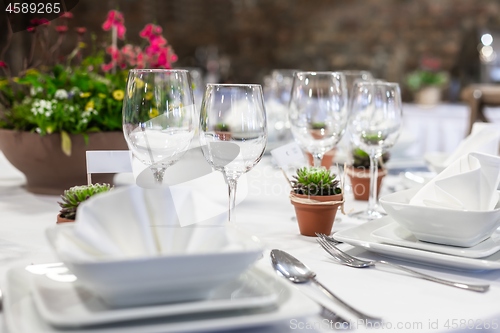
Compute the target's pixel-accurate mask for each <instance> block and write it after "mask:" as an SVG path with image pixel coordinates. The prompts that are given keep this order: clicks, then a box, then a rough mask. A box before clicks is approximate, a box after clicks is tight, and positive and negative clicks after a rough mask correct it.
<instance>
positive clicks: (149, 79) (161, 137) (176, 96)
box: [123, 69, 197, 185]
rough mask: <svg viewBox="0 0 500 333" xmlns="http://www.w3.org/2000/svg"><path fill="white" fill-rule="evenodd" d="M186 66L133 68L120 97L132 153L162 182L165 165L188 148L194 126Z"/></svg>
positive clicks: (158, 182)
mask: <svg viewBox="0 0 500 333" xmlns="http://www.w3.org/2000/svg"><path fill="white" fill-rule="evenodd" d="M194 105H195V104H194V99H193V90H192V85H191V79H190V77H189V72H188V71H187V70H167V69H133V70H131V71H130V72H129V75H128V80H127V91H126V93H125V98H124V101H123V133H124V135H125V140H126V141H127V145H128V147H129V149H130V150H131V151H132V154H133V155H134V157H136V158H137V159H138V160H139V161H141V162H142V163H144V164H146V165H148V166H149V168H150V169H151V171H152V172H153V175H154V179H155V183H156V184H157V185H161V184H162V182H163V176H164V174H165V170H166V168H167V167H169V166H171V165H172V164H174V163H175V162H177V161H178V160H179V159H180V158H181V157H182V155H183V154H184V153H185V152H186V150H187V149H188V148H189V145H190V143H191V140H192V138H193V136H194V131H195V128H196V119H197V118H196V116H195V106H194Z"/></svg>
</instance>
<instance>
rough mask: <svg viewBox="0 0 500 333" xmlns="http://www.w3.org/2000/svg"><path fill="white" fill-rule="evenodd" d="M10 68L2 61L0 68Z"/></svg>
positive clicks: (0, 61)
mask: <svg viewBox="0 0 500 333" xmlns="http://www.w3.org/2000/svg"><path fill="white" fill-rule="evenodd" d="M8 67H9V66H8V65H7V63H6V62H5V61H2V60H0V68H8Z"/></svg>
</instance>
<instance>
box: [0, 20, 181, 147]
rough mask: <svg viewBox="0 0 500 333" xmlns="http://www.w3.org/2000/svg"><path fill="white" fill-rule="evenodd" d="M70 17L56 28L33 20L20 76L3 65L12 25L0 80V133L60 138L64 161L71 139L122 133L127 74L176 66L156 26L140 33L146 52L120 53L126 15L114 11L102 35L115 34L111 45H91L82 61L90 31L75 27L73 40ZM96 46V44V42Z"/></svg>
mask: <svg viewBox="0 0 500 333" xmlns="http://www.w3.org/2000/svg"><path fill="white" fill-rule="evenodd" d="M72 17H73V14H71V13H70V12H66V13H64V14H62V15H61V18H59V19H57V20H55V21H52V22H51V21H48V20H46V19H37V20H36V21H35V20H33V22H32V24H33V25H32V26H30V27H29V28H28V32H29V33H30V34H31V39H32V43H31V45H32V49H31V51H30V56H29V57H27V58H26V59H24V60H25V61H24V63H25V68H24V69H22V70H21V71H20V72H19V73H17V75H16V76H14V75H13V73H12V72H11V69H10V67H9V65H8V64H7V63H6V62H5V61H3V60H2V58H3V56H4V54H5V51H6V49H7V48H8V46H9V44H10V41H11V37H12V29H10V25H9V30H8V36H7V43H6V45H5V46H4V47H3V48H2V50H1V52H0V75H1V73H2V72H3V74H5V76H4V77H1V76H0V128H7V129H15V130H19V131H31V132H37V133H39V134H40V135H46V134H51V133H60V135H61V144H62V150H63V152H64V153H65V154H66V155H70V154H71V139H70V136H69V134H83V135H87V134H88V133H90V132H99V131H120V130H121V129H122V101H123V98H124V97H125V90H126V89H125V85H126V79H127V74H128V69H131V68H171V64H172V63H173V62H175V61H176V60H177V56H176V55H175V53H174V52H173V50H172V48H171V47H170V45H169V44H168V43H167V41H166V39H165V38H164V37H163V35H162V28H161V27H160V26H157V25H154V24H147V25H146V26H145V27H144V29H143V30H142V31H141V32H140V33H139V35H140V37H142V38H143V39H145V40H146V41H147V43H145V46H143V47H140V46H136V45H131V44H125V45H124V46H122V47H121V48H119V47H118V40H119V39H124V37H125V32H126V28H125V25H124V20H123V15H122V14H121V13H120V12H118V11H115V10H112V11H110V12H109V13H108V16H107V19H106V21H105V22H104V23H103V25H102V28H103V30H105V31H111V45H109V46H108V47H106V48H105V52H104V51H103V50H102V49H103V48H100V47H99V48H96V46H95V45H92V51H91V53H90V54H89V55H87V56H85V57H84V56H83V53H84V51H85V49H87V45H86V44H85V43H84V42H83V36H84V34H85V33H86V28H85V27H76V28H75V31H76V32H77V38H74V39H70V32H69V31H70V29H69V22H70V19H71V18H72ZM7 22H8V21H7ZM92 40H93V43H95V37H94V36H93V38H92ZM64 41H69V42H71V43H73V44H74V47H73V49H72V51H71V52H70V53H69V54H67V55H61V54H59V52H60V50H61V49H62V48H61V45H62V44H63V42H64ZM33 55H38V57H35V56H33ZM106 61H108V62H107V63H106ZM150 116H151V117H153V116H154V114H151V115H150Z"/></svg>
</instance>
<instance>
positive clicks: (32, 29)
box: [26, 27, 36, 33]
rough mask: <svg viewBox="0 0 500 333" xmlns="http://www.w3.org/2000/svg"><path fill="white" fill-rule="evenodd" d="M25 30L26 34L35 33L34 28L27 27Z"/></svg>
mask: <svg viewBox="0 0 500 333" xmlns="http://www.w3.org/2000/svg"><path fill="white" fill-rule="evenodd" d="M26 30H27V31H28V32H33V33H34V32H36V28H35V27H28V28H27V29H26Z"/></svg>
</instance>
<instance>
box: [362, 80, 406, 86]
mask: <svg viewBox="0 0 500 333" xmlns="http://www.w3.org/2000/svg"><path fill="white" fill-rule="evenodd" d="M354 84H355V85H364V86H367V85H370V86H389V87H399V83H397V82H388V81H375V80H374V81H365V80H356V81H355V82H354Z"/></svg>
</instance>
